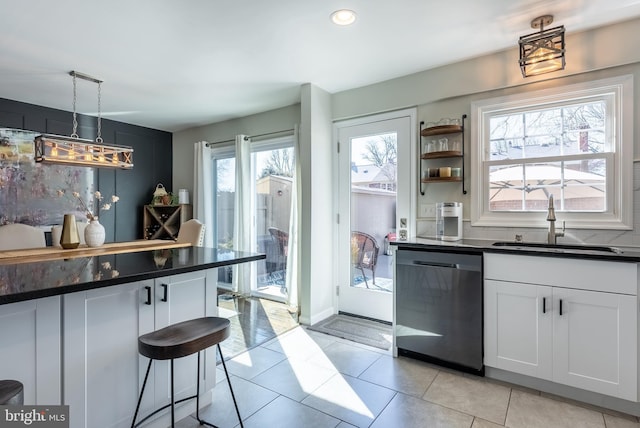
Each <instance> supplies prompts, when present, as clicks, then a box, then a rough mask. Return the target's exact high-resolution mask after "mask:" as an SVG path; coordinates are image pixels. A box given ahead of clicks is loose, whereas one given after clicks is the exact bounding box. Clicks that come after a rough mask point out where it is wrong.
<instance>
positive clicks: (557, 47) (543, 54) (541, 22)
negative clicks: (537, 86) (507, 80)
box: [518, 15, 565, 77]
mask: <svg viewBox="0 0 640 428" xmlns="http://www.w3.org/2000/svg"><path fill="white" fill-rule="evenodd" d="M552 22H553V16H551V15H544V16H540V17H538V18H536V19H534V20H533V21H531V27H532V28H539V29H540V31H538V32H536V33H533V34H528V35H526V36H522V37H520V41H519V43H518V44H519V45H520V69H521V70H522V76H523V77H529V76H537V75H539V74H544V73H550V72H552V71H557V70H563V69H564V66H565V45H564V26H563V25H561V26H559V27H554V28H549V29H547V30H545V29H544V26H545V25H549V24H551V23H552Z"/></svg>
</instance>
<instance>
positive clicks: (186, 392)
mask: <svg viewBox="0 0 640 428" xmlns="http://www.w3.org/2000/svg"><path fill="white" fill-rule="evenodd" d="M215 277H216V269H209V270H203V271H197V272H190V273H186V274H181V275H174V276H169V277H165V278H159V279H156V280H155V329H156V330H157V329H160V328H162V327H166V326H168V325H171V324H176V323H179V322H181V321H186V320H190V319H194V318H199V317H204V316H215V315H216V313H217V308H216V291H217V288H216V282H215V280H214V278H215ZM215 352H216V348H215V347H212V348H209V349H208V350H207V351H206V352H204V353H202V354H201V357H200V358H201V361H200V362H201V367H200V376H201V379H200V381H201V392H202V391H205V390H208V389H211V388H213V387H214V386H215V367H216V366H215V361H216V360H215V358H216V357H215ZM154 366H155V367H154V376H155V397H156V402H155V405H156V406H162V405H165V404H168V403H169V401H170V398H171V383H170V379H171V378H170V371H169V367H170V366H169V361H155V362H154ZM196 373H197V354H194V355H190V356H188V357H183V358H180V359H177V360H175V361H174V385H175V395H176V400H179V399H181V398H184V397H187V396H190V395H193V394H194V393H195V389H196Z"/></svg>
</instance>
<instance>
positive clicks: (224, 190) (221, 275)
mask: <svg viewBox="0 0 640 428" xmlns="http://www.w3.org/2000/svg"><path fill="white" fill-rule="evenodd" d="M214 168H215V170H214V174H215V183H216V189H215V190H216V202H215V204H216V205H215V206H216V213H215V214H216V221H215V222H214V223H215V224H214V231H213V234H214V236H213V241H214V243H215V244H216V245H217V246H218V248H227V249H233V217H234V199H235V192H236V159H235V158H225V159H215V161H214ZM231 280H232V278H231V266H225V267H221V268H220V269H218V282H219V283H220V284H227V286H228V287H230V286H231Z"/></svg>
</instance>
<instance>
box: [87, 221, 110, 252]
mask: <svg viewBox="0 0 640 428" xmlns="http://www.w3.org/2000/svg"><path fill="white" fill-rule="evenodd" d="M104 235H105V233H104V226H103V225H101V224H100V222H99V221H98V219H95V220H91V221H90V222H89V224H88V225H87V227H85V228H84V242H86V243H87V245H88V246H89V247H99V246H101V245H102V244H104Z"/></svg>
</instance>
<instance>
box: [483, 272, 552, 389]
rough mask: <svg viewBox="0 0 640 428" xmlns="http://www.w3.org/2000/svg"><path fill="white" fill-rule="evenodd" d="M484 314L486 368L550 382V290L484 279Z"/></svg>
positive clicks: (548, 288) (542, 287)
mask: <svg viewBox="0 0 640 428" xmlns="http://www.w3.org/2000/svg"><path fill="white" fill-rule="evenodd" d="M543 302H544V305H545V307H544V309H543ZM484 314H485V315H484V323H485V324H484V325H485V334H484V349H485V355H484V363H485V365H487V366H490V367H498V368H501V369H504V370H509V371H512V372H516V373H522V374H525V375H528V376H534V377H538V378H542V379H547V380H551V378H552V368H553V367H552V364H551V361H552V359H551V358H552V351H553V349H552V346H553V340H552V339H553V338H552V314H551V287H545V286H538V285H531V284H519V283H513V282H503V281H494V280H489V279H485V281H484Z"/></svg>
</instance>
